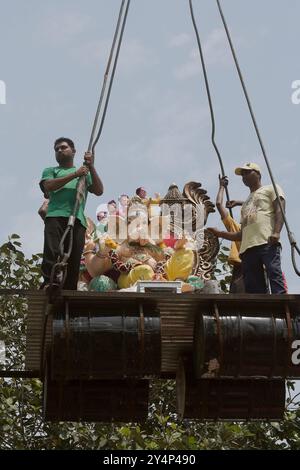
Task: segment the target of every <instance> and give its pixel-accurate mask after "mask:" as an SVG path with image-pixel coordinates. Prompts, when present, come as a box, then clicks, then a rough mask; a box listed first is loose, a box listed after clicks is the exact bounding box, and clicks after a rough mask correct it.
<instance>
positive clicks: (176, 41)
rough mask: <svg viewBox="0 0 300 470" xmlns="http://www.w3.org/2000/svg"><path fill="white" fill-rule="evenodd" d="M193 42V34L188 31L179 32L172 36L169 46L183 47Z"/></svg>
mask: <svg viewBox="0 0 300 470" xmlns="http://www.w3.org/2000/svg"><path fill="white" fill-rule="evenodd" d="M190 42H191V36H190V35H189V34H187V33H181V34H177V35H176V36H172V37H171V39H170V40H169V42H168V47H170V48H172V47H182V46H185V45H186V44H189V43H190Z"/></svg>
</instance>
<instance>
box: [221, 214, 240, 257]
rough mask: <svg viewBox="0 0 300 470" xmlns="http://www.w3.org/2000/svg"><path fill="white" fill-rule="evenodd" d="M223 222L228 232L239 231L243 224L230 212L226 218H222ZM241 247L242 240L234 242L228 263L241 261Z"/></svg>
mask: <svg viewBox="0 0 300 470" xmlns="http://www.w3.org/2000/svg"><path fill="white" fill-rule="evenodd" d="M222 222H223V224H224V225H225V227H226V229H227V231H228V232H234V233H235V232H239V231H240V230H241V225H240V224H239V223H238V222H236V221H235V220H234V219H233V218H232V217H231V215H230V214H229V213H228V214H227V216H226V217H225V219H222ZM240 247H241V242H232V243H231V248H230V253H229V256H228V263H230V264H238V263H240V262H241V259H240V257H239V251H240Z"/></svg>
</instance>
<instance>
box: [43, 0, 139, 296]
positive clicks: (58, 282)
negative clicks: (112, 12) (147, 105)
mask: <svg viewBox="0 0 300 470" xmlns="http://www.w3.org/2000/svg"><path fill="white" fill-rule="evenodd" d="M130 1H131V0H127V4H126V9H125V13H124V15H123V10H124V5H125V0H122V2H121V5H120V10H119V15H118V20H117V25H116V29H115V33H114V37H113V41H112V46H111V50H110V54H109V58H108V62H107V66H106V70H105V73H104V78H103V84H102V89H101V94H100V99H99V102H98V106H97V111H96V115H95V119H94V122H93V127H92V132H91V136H90V140H89V145H88V152H90V151H92V153H94V151H95V147H96V145H97V143H98V141H99V138H100V136H101V133H102V129H103V125H104V121H105V116H106V111H107V107H108V103H109V98H110V93H111V89H112V85H113V80H114V76H115V71H116V67H117V62H118V57H119V52H120V48H121V44H122V39H123V33H124V29H125V25H126V20H127V15H128V10H129V6H130ZM122 17H123V19H122ZM120 27H121V31H120ZM118 38H119V39H118ZM117 39H118V44H117V49H116V54H115V58H114V63H113V68H112V73H111V76H110V80H109V87H108V92H107V95H106V98H105V103H104V109H103V113H102V117H101V121H100V127H99V130H98V133H97V135H96V138H94V137H95V133H96V129H97V125H98V120H99V116H100V111H101V108H102V103H103V99H104V96H105V90H106V85H107V80H108V76H109V71H110V67H111V63H112V58H113V55H114V51H115V47H116V43H117ZM85 193H86V177H85V176H81V177H80V178H79V180H78V183H77V187H76V199H75V204H74V207H73V212H72V215H71V216H70V217H69V220H68V225H67V228H66V230H65V232H64V234H63V236H62V238H61V241H60V244H59V256H58V260H57V263H56V264H55V265H54V266H53V268H52V271H51V278H50V287H49V289H48V290H49V293H50V296H51V291H52V287H53V285H55V286H56V288H57V287H59V288H62V286H63V284H64V281H65V279H66V275H67V264H68V260H69V258H70V256H71V252H72V248H73V229H74V224H75V221H76V215H77V211H78V208H79V205H80V203H81V201H82V200H84V199H85ZM68 235H69V240H68V249H67V251H65V248H64V245H65V241H66V239H67V237H68Z"/></svg>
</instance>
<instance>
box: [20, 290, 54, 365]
mask: <svg viewBox="0 0 300 470" xmlns="http://www.w3.org/2000/svg"><path fill="white" fill-rule="evenodd" d="M46 303H47V297H46V295H45V292H44V291H31V292H30V293H29V294H28V316H27V329H26V355H25V369H26V370H36V371H39V370H40V360H41V348H42V336H43V325H44V314H45V307H46ZM51 335H52V321H51V318H49V320H48V322H47V330H46V341H45V343H46V347H47V346H49V345H50V344H51Z"/></svg>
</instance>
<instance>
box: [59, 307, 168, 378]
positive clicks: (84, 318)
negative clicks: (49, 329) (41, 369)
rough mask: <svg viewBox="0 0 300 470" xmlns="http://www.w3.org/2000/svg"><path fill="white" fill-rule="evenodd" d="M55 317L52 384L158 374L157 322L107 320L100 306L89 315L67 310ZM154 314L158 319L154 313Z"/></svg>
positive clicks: (138, 315)
mask: <svg viewBox="0 0 300 470" xmlns="http://www.w3.org/2000/svg"><path fill="white" fill-rule="evenodd" d="M69 304H70V302H68V315H65V312H64V310H62V311H61V312H58V313H57V314H56V315H55V316H54V318H53V341H52V346H51V356H52V378H53V379H65V380H71V379H77V380H78V379H81V380H82V379H121V378H125V377H126V378H129V377H135V378H138V377H139V378H144V377H158V376H160V369H161V336H160V317H159V315H157V313H156V312H153V315H151V316H148V315H144V314H143V315H141V312H135V315H134V312H131V314H130V315H127V314H122V309H120V313H119V315H109V314H104V313H102V312H101V309H99V307H95V306H94V307H90V310H89V311H88V312H85V314H84V312H80V311H78V309H77V307H76V305H75V304H73V305H72V304H71V305H69ZM155 313H156V314H155Z"/></svg>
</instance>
